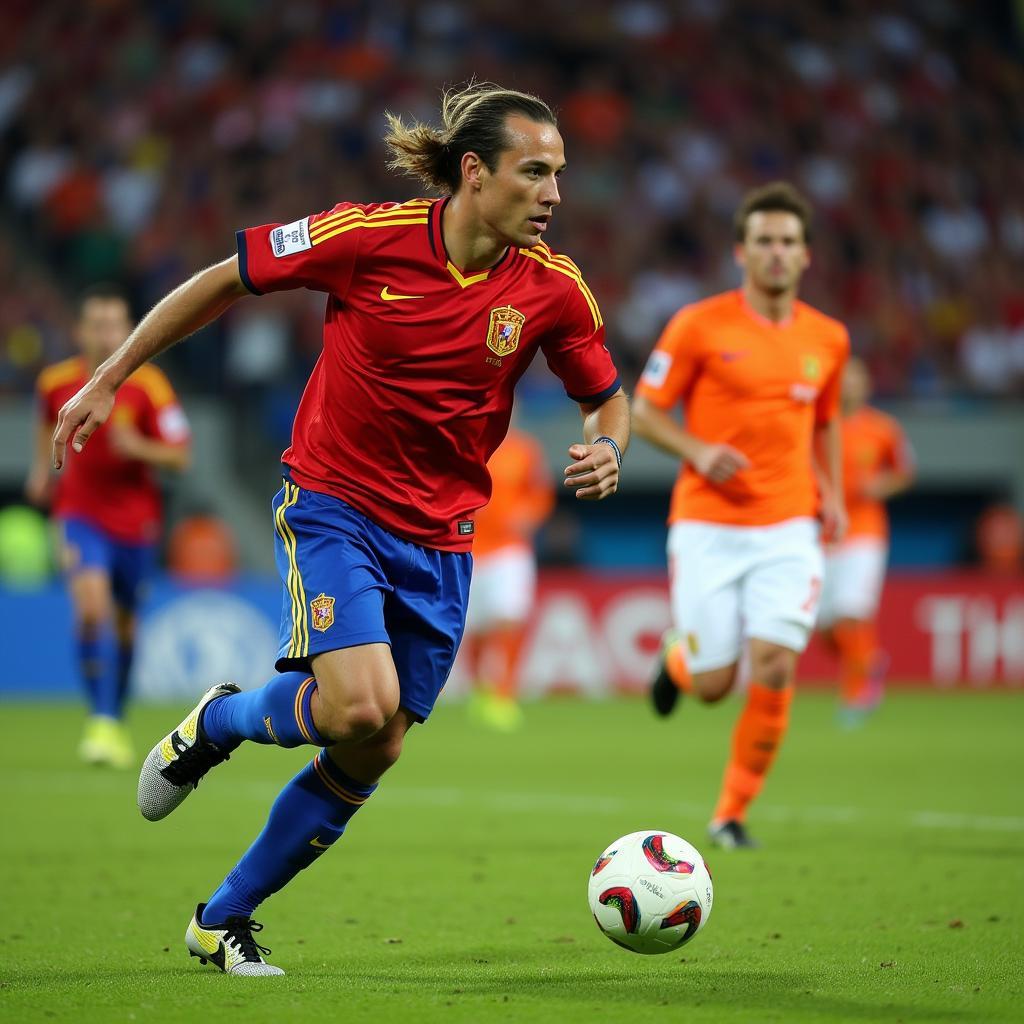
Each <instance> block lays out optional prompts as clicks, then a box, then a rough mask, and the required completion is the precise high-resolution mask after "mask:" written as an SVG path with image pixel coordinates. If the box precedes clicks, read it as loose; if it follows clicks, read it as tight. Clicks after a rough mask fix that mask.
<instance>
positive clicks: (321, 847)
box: [309, 296, 422, 850]
mask: <svg viewBox="0 0 1024 1024" xmlns="http://www.w3.org/2000/svg"><path fill="white" fill-rule="evenodd" d="M420 297H422V296H420ZM309 845H310V846H315V847H316V848H317V849H318V850H329V849H330V846H329V845H327V844H325V843H321V842H320V836H319V835H315V836H313V838H312V839H310V841H309Z"/></svg>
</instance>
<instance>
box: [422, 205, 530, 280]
mask: <svg viewBox="0 0 1024 1024" xmlns="http://www.w3.org/2000/svg"><path fill="white" fill-rule="evenodd" d="M451 198H452V197H451V196H445V198H444V199H439V200H438V201H437V202H436V203H434V205H433V206H431V208H430V216H429V217H428V218H427V231H428V232H429V234H428V238H429V239H430V250H431V252H432V253H433V254H434V259H436V260H437V262H438V263H440V264H441V266H442V267H444V269H445V270H446V271H447V272H448V274H449V276H450V277H451V279H452V280H453V281H454V282H455V283H456V284H457V285H458V286H459V287H460V288H468V287H470V285H474V284H478V283H479V282H481V281H490V280H492V279H493V278H495V277H497V276H498V274H501V273H503V272H504V271H505V270H507V269H508V267H510V266H511V265H512V263H513V261H514V259H515V256H516V253H517V252H518V251H519V250H518V249H516V248H515V246H511V245H510V246H509V247H508V248H507V249H506V250H505V254H504V255H503V256H502V257H501V259H500V260H498V262H497V263H495V264H494V266H493V267H488V268H487V269H486V270H478V271H476V272H475V273H472V274H464V273H463V272H462V271H461V270H459V268H458V267H457V266H455V264H454V263H452V261H451V259H450V258H449V256H448V250H447V249H446V248H445V244H444V233H443V232H442V230H441V218H442V217H443V216H444V209H445V207H446V206H447V205H448V203H449V202H451Z"/></svg>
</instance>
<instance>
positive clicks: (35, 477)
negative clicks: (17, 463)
mask: <svg viewBox="0 0 1024 1024" xmlns="http://www.w3.org/2000/svg"><path fill="white" fill-rule="evenodd" d="M53 428H54V424H53V423H48V422H46V420H44V419H42V420H39V421H38V422H37V423H36V436H35V446H34V449H33V452H32V464H31V467H30V468H29V472H28V477H27V478H26V480H25V497H26V498H28V500H29V501H30V502H31V503H32V504H33V505H35V506H37V507H40V508H41V507H43V506H45V505H48V504H49V502H50V498H51V496H52V494H53V477H52V476H51V475H50V438H51V437H52V435H53Z"/></svg>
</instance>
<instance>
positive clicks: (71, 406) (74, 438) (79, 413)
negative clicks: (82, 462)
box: [53, 377, 117, 469]
mask: <svg viewBox="0 0 1024 1024" xmlns="http://www.w3.org/2000/svg"><path fill="white" fill-rule="evenodd" d="M116 391H117V389H116V388H112V387H110V385H109V384H104V383H102V382H101V381H100V380H99V379H98V378H96V377H93V378H92V380H90V381H88V382H87V383H86V385H85V387H83V388H82V389H81V391H79V392H78V393H77V394H76V395H75V396H74V397H72V398H70V399H68V401H66V402H65V403H64V405H63V407H62V408H61V410H60V415H59V416H58V417H57V428H56V429H55V430H54V432H53V468H54V469H60V468H61V466H63V465H64V458H65V456H66V455H67V450H68V442H69V441H70V442H71V447H72V448H74V449H75V451H76V452H80V451H81V450H82V449H83V448H84V447H85V445H86V442H88V440H89V438H90V437H92V435H93V432H94V431H95V430H96V428H97V427H100V426H102V425H103V424H104V423H106V421H107V417H108V416H109V415H110V410H111V409H113V407H114V395H115V394H116Z"/></svg>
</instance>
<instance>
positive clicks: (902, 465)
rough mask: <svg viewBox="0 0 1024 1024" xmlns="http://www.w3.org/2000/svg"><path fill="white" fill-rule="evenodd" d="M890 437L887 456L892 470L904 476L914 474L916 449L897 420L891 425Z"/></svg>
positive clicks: (891, 422)
mask: <svg viewBox="0 0 1024 1024" xmlns="http://www.w3.org/2000/svg"><path fill="white" fill-rule="evenodd" d="M888 435H889V436H888V439H887V442H888V443H887V444H886V451H885V455H886V461H887V463H888V464H889V466H890V468H891V469H892V470H893V471H894V472H896V473H900V474H902V475H909V474H911V473H913V472H914V469H915V467H916V466H917V458H916V456H915V455H914V449H913V447H912V446H911V444H910V441H909V439H908V438H907V435H906V434H905V433H904V432H903V428H902V427H901V426H900V425H899V424H898V423H897V422H896V421H895V420H892V421H890V423H889V432H888Z"/></svg>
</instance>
